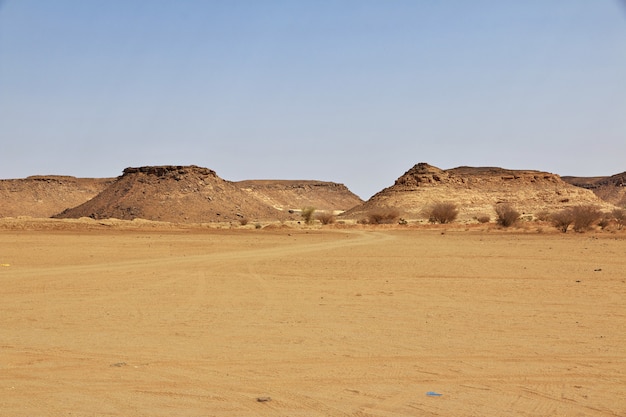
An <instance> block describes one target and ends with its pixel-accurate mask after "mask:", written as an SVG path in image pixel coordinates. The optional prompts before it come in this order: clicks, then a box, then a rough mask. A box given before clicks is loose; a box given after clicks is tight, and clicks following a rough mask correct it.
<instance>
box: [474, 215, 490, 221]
mask: <svg viewBox="0 0 626 417" xmlns="http://www.w3.org/2000/svg"><path fill="white" fill-rule="evenodd" d="M476 221H477V222H478V223H489V222H490V221H491V217H490V216H489V215H487V214H481V215H480V216H478V217H476Z"/></svg>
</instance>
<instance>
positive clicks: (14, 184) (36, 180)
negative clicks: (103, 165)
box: [0, 175, 115, 217]
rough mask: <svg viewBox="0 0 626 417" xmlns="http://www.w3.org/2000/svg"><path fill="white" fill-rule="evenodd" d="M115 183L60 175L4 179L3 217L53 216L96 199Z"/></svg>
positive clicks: (1, 194) (0, 214)
mask: <svg viewBox="0 0 626 417" xmlns="http://www.w3.org/2000/svg"><path fill="white" fill-rule="evenodd" d="M114 180H115V179H114V178H75V177H70V176H59V175H48V176H32V177H28V178H24V179H11V180H0V217H18V216H30V217H50V216H52V215H54V214H56V213H59V212H60V211H63V210H65V209H67V208H70V207H75V206H77V205H79V204H82V203H84V202H85V201H88V200H90V199H92V198H93V197H95V196H96V195H98V194H99V193H100V192H101V191H102V190H104V189H105V188H106V187H107V186H108V185H110V184H111V183H112V182H113V181H114Z"/></svg>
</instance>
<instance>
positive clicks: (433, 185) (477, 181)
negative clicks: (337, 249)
mask: <svg viewBox="0 0 626 417" xmlns="http://www.w3.org/2000/svg"><path fill="white" fill-rule="evenodd" d="M437 202H453V203H455V204H457V206H458V207H459V209H460V213H459V220H471V219H472V218H475V217H479V216H484V215H489V216H491V217H492V218H494V216H495V206H496V205H497V204H511V205H512V206H514V207H515V208H516V209H517V210H518V211H520V212H521V213H523V214H525V215H530V216H532V215H533V214H537V213H539V212H542V211H556V210H559V209H562V208H565V207H569V206H573V205H578V204H594V205H597V206H600V207H605V206H606V208H609V205H608V204H607V203H606V202H603V201H602V200H600V199H599V198H598V197H597V196H595V195H594V194H593V193H592V192H591V191H589V190H586V189H583V188H579V187H575V186H573V185H570V184H568V183H566V182H565V181H563V180H562V179H561V178H560V177H559V176H558V175H556V174H551V173H548V172H541V171H533V170H509V169H503V168H497V167H466V166H463V167H458V168H452V169H447V170H443V169H440V168H437V167H435V166H432V165H429V164H428V163H424V162H422V163H418V164H416V165H415V166H413V167H412V168H411V169H409V170H408V171H407V172H405V173H404V174H403V175H402V176H400V177H399V178H398V179H397V180H396V181H395V183H394V185H392V186H391V187H388V188H385V189H384V190H382V191H380V192H378V193H377V194H375V195H374V196H373V197H372V198H370V199H369V200H368V201H366V202H365V203H364V204H362V205H360V206H357V207H354V208H353V209H351V210H349V211H348V212H346V216H347V217H352V218H359V217H362V216H364V215H366V214H367V213H369V212H372V211H376V210H381V209H389V208H393V209H396V210H398V211H400V213H401V215H403V216H405V217H406V218H425V217H428V216H427V215H426V214H425V211H426V210H427V209H428V208H429V207H430V206H432V204H434V203H437ZM611 207H612V206H611Z"/></svg>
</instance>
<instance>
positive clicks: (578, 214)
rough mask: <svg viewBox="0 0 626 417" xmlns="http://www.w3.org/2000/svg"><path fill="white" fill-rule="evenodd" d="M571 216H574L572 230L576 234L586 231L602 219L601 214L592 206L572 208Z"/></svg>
mask: <svg viewBox="0 0 626 417" xmlns="http://www.w3.org/2000/svg"><path fill="white" fill-rule="evenodd" d="M572 214H573V216H574V230H575V231H577V232H584V231H585V230H588V229H589V228H591V226H592V225H593V224H594V223H595V222H597V221H598V220H600V218H601V217H602V212H601V211H600V209H599V208H598V207H596V206H594V205H587V206H576V207H573V208H572Z"/></svg>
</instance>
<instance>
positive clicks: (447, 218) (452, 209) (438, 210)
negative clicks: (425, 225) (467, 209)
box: [428, 202, 459, 224]
mask: <svg viewBox="0 0 626 417" xmlns="http://www.w3.org/2000/svg"><path fill="white" fill-rule="evenodd" d="M458 215H459V209H458V207H457V206H456V204H454V203H452V202H438V203H435V204H433V206H432V207H431V208H430V212H429V213H428V221H429V222H431V223H440V224H446V223H452V222H453V221H455V220H456V218H457V216H458Z"/></svg>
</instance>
